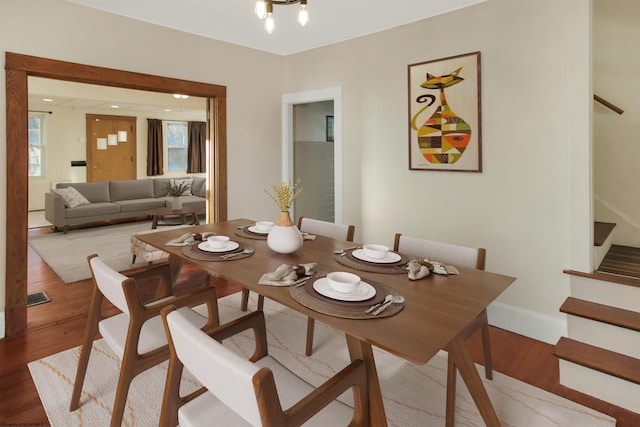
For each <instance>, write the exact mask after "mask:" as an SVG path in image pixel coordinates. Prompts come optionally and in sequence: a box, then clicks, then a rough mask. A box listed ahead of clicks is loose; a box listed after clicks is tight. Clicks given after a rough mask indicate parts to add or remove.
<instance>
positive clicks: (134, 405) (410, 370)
mask: <svg viewBox="0 0 640 427" xmlns="http://www.w3.org/2000/svg"><path fill="white" fill-rule="evenodd" d="M252 296H253V294H252ZM252 303H253V304H255V301H252ZM219 306H220V313H221V320H222V321H223V322H227V321H229V320H231V319H233V318H235V317H238V316H239V315H241V314H242V313H241V312H240V311H239V307H240V295H239V294H234V295H231V296H228V297H225V298H222V299H220V301H219ZM265 314H266V317H267V330H268V340H269V353H270V354H271V355H272V356H274V357H275V358H277V359H278V360H280V361H281V362H283V363H284V365H286V366H287V367H289V368H290V369H291V370H293V371H294V372H296V373H297V374H298V375H300V376H302V377H303V378H305V379H306V380H307V381H309V382H310V383H312V384H315V385H317V384H319V383H321V382H323V381H325V380H326V379H327V378H328V377H329V376H331V375H333V373H335V372H337V371H338V370H339V369H340V368H342V367H344V366H345V365H346V364H347V361H348V353H347V350H346V343H345V340H344V336H343V335H342V334H340V333H338V332H336V331H334V330H332V329H330V328H328V327H326V326H325V325H323V324H321V323H317V324H316V331H315V351H314V354H313V356H311V357H306V356H305V355H304V338H305V332H306V325H307V322H306V317H304V316H303V315H301V314H299V313H297V312H295V311H293V310H291V309H288V308H285V307H283V306H281V305H280V304H277V303H274V302H273V301H270V300H266V301H265ZM251 342H252V341H251V339H250V338H249V335H248V334H246V335H240V336H237V337H234V338H233V339H231V340H227V341H225V345H227V346H228V347H229V348H231V349H232V350H234V351H237V352H239V353H241V354H244V355H246V356H247V357H248V356H249V355H250V354H251V353H252V347H251ZM374 351H375V358H376V363H377V368H378V373H379V376H380V386H381V388H382V393H383V399H384V406H385V410H386V413H387V417H388V423H389V425H390V426H398V427H400V426H402V427H410V426H416V427H417V426H420V427H424V426H443V425H444V423H445V415H444V410H445V398H446V397H445V390H446V369H447V363H446V356H447V355H446V353H445V352H440V353H439V354H438V355H436V356H435V357H434V358H433V359H432V360H431V361H430V362H429V363H428V364H427V365H423V366H416V365H413V364H411V363H408V362H405V361H403V360H402V359H399V358H397V357H395V356H392V355H391V354H389V353H387V352H384V351H381V350H378V349H374ZM78 355H79V348H73V349H70V350H67V351H63V352H61V353H58V354H54V355H52V356H49V357H46V358H44V359H40V360H37V361H35V362H31V363H29V370H30V371H31V375H32V377H33V380H34V382H35V384H36V388H37V390H38V394H39V395H40V399H41V400H42V403H43V405H44V408H45V411H46V413H47V416H48V418H49V421H50V423H51V425H52V426H53V427H58V426H65V427H68V426H81V425H107V424H108V422H109V419H110V412H111V407H112V404H113V399H114V395H115V393H114V390H115V384H116V381H117V378H118V369H119V362H118V360H117V358H116V357H115V355H114V354H113V353H112V352H111V350H110V349H109V348H108V346H107V345H106V344H105V343H104V342H103V341H102V340H98V341H96V342H95V343H94V349H93V352H92V354H91V359H90V362H89V368H88V371H87V378H86V380H85V387H84V391H83V394H82V397H81V406H80V408H79V409H78V410H77V411H75V412H73V413H71V412H69V410H68V407H69V398H70V395H71V390H72V384H73V381H74V379H75V372H76V367H77V359H78ZM478 369H479V371H480V372H481V373H482V372H484V370H483V368H482V367H480V366H478ZM166 372H167V364H166V362H165V363H163V364H161V365H159V366H157V367H155V368H152V369H150V370H148V371H147V372H144V373H142V374H140V375H139V376H138V377H136V378H135V380H134V381H133V384H132V387H131V390H130V392H129V397H128V400H127V408H126V412H125V418H124V421H123V425H126V426H154V425H157V423H158V417H159V413H160V406H161V401H162V390H163V388H164V380H165V375H166ZM481 377H482V378H483V380H484V384H485V387H486V388H487V392H488V393H489V397H490V398H491V401H492V402H493V405H494V407H495V410H496V412H497V414H498V417H499V418H500V421H501V422H502V425H503V426H514V427H515V426H518V427H522V426H527V427H537V426H539V427H543V426H544V427H549V426H581V427H600V426H615V419H613V418H611V417H609V416H607V415H604V414H601V413H599V412H596V411H594V410H592V409H590V408H587V407H584V406H581V405H579V404H576V403H574V402H571V401H569V400H566V399H564V398H561V397H559V396H556V395H554V394H551V393H548V392H546V391H544V390H540V389H538V388H536V387H533V386H530V385H528V384H525V383H523V382H521V381H518V380H515V379H513V378H510V377H507V376H505V375H502V374H500V373H498V372H494V379H493V381H487V380H485V379H484V376H482V374H481ZM196 387H197V381H196V380H195V379H193V377H191V376H190V375H189V374H188V373H187V374H186V375H185V377H184V379H183V392H186V391H187V390H193V389H195V388H196ZM341 399H344V401H346V402H347V403H352V401H351V400H350V396H349V395H348V393H347V394H346V395H343V397H342V398H341ZM456 425H457V426H483V425H484V423H483V421H482V419H481V417H480V415H479V414H478V410H477V409H476V407H475V405H474V404H473V401H472V399H471V397H470V395H469V393H468V391H467V389H466V387H465V385H464V383H463V382H462V380H459V381H458V394H457V397H456Z"/></svg>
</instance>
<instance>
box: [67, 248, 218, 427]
mask: <svg viewBox="0 0 640 427" xmlns="http://www.w3.org/2000/svg"><path fill="white" fill-rule="evenodd" d="M87 261H88V263H89V267H90V270H91V275H92V277H93V296H92V299H91V306H90V308H89V316H88V319H87V323H86V327H85V334H84V340H83V343H82V347H81V350H80V358H79V361H78V370H77V372H76V379H75V382H74V385H73V392H72V395H71V403H70V405H69V410H70V411H75V410H76V409H78V408H79V406H80V396H81V394H82V388H83V385H84V379H85V376H86V373H87V366H88V363H89V356H90V355H91V349H92V345H93V340H94V339H95V337H96V335H97V334H98V332H99V333H100V334H101V335H102V338H103V339H104V341H105V342H106V343H107V344H108V345H109V347H110V348H111V350H112V351H113V352H114V353H115V354H116V356H117V357H118V358H119V359H120V360H121V366H120V373H119V378H118V385H117V388H116V395H115V400H114V403H113V411H112V413H111V426H112V427H116V426H118V427H119V426H120V425H121V423H122V418H123V414H124V409H125V405H126V401H127V395H128V392H129V386H130V384H131V381H132V380H133V378H134V377H135V376H136V375H138V374H139V373H141V372H143V371H145V370H147V369H149V368H151V367H153V366H155V365H157V364H159V363H161V362H163V361H165V360H167V359H168V358H169V345H168V343H167V336H166V334H165V332H164V327H163V323H162V317H161V316H160V310H161V309H162V308H164V307H166V306H167V305H169V304H171V305H173V306H176V307H180V309H179V311H180V312H184V314H185V316H186V318H187V319H188V321H189V322H192V323H193V324H194V325H195V327H203V326H206V327H214V326H217V325H218V324H219V317H218V306H217V300H216V293H215V289H214V288H213V287H207V288H205V289H201V290H199V291H196V292H193V293H190V294H187V295H182V296H177V297H176V296H173V295H169V292H170V290H171V288H172V286H171V284H170V283H171V281H172V280H173V275H172V272H171V268H170V266H169V264H159V265H153V266H146V267H144V268H141V269H138V270H135V271H133V272H132V273H131V274H130V275H129V276H125V275H123V274H121V273H119V272H117V271H115V270H114V269H112V268H111V267H109V266H108V265H107V264H106V263H105V262H104V261H102V260H101V259H100V258H99V257H98V256H97V255H96V254H93V255H89V256H88V257H87ZM207 277H208V275H207ZM151 279H155V280H154V283H156V284H158V290H159V292H157V293H156V294H155V297H154V298H153V301H151V302H143V299H142V297H141V295H142V294H144V293H145V291H146V290H145V289H143V287H144V285H147V284H148V283H149V281H150V280H151ZM158 279H159V281H158ZM105 298H106V299H107V300H108V301H109V302H110V303H111V304H113V305H114V306H115V307H116V308H117V309H119V310H120V311H121V313H118V314H115V315H112V316H109V317H103V315H102V302H103V300H104V299H105ZM194 305H198V307H196V310H197V311H194V310H191V309H189V308H188V307H190V306H194Z"/></svg>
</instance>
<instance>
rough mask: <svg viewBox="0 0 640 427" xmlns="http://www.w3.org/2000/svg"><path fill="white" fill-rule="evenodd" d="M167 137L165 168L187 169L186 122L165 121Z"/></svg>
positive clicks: (187, 132)
mask: <svg viewBox="0 0 640 427" xmlns="http://www.w3.org/2000/svg"><path fill="white" fill-rule="evenodd" d="M165 126H166V132H164V134H165V135H166V138H167V144H166V147H167V170H168V171H170V172H171V171H186V170H187V142H188V137H189V131H188V128H187V122H165Z"/></svg>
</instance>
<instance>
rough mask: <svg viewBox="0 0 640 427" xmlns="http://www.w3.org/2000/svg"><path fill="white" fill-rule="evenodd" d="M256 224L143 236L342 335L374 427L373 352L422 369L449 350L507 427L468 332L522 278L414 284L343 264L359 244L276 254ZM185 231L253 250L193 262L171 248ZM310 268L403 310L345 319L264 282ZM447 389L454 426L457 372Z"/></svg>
mask: <svg viewBox="0 0 640 427" xmlns="http://www.w3.org/2000/svg"><path fill="white" fill-rule="evenodd" d="M253 224H255V221H253V220H250V219H234V220H228V221H220V222H217V223H211V224H202V225H199V226H193V227H187V228H180V229H170V230H168V231H162V232H156V233H147V234H141V235H138V238H139V239H140V240H142V241H143V242H145V243H148V244H150V245H152V246H155V247H157V248H158V249H161V250H163V251H166V252H168V253H169V255H170V256H169V263H170V264H171V265H172V268H174V269H175V270H176V271H177V270H179V268H180V267H181V266H182V264H183V263H184V262H190V263H193V264H195V265H198V266H199V267H201V268H203V269H204V270H206V271H208V272H209V273H210V274H212V275H214V276H216V277H221V278H224V279H226V280H229V281H232V282H235V283H238V284H239V285H241V286H243V287H244V288H246V289H248V290H250V291H253V292H256V293H258V294H260V295H262V296H264V297H265V298H269V299H271V300H273V301H276V302H278V303H280V304H283V305H284V306H286V307H289V308H291V309H293V310H296V311H298V312H300V313H302V314H304V315H306V316H310V317H312V318H314V319H315V320H316V321H320V322H323V323H324V324H326V325H328V326H330V327H332V328H335V329H336V330H339V331H342V332H343V333H344V334H345V337H346V343H347V347H348V350H349V354H350V357H351V359H352V360H354V359H362V360H364V362H365V365H366V367H367V374H368V379H369V402H370V404H369V410H370V422H371V425H373V426H386V425H387V420H386V416H385V410H384V406H383V400H382V392H381V390H380V384H379V380H378V374H377V371H376V365H375V360H374V354H373V349H372V346H375V347H378V348H381V349H383V350H386V351H388V352H390V353H392V354H394V355H396V356H398V357H400V358H402V359H405V360H407V361H409V362H411V363H414V364H419V365H421V364H426V363H427V362H429V360H431V358H432V357H434V356H435V355H436V354H437V353H438V352H439V351H440V350H441V349H446V350H447V351H448V357H449V358H450V361H452V362H453V364H452V365H454V366H455V370H457V372H458V373H459V374H460V377H461V378H462V379H463V380H464V382H465V384H466V386H467V388H468V390H469V393H470V394H471V396H472V398H473V400H474V403H475V404H476V407H477V408H478V411H479V413H480V415H481V416H482V418H483V420H484V422H485V424H486V425H487V426H490V427H493V426H499V425H500V421H499V419H498V416H497V414H496V411H495V409H494V407H493V405H492V403H491V401H490V399H489V396H488V395H487V392H486V389H485V387H484V384H483V383H482V379H481V378H480V375H479V374H478V371H477V369H476V367H475V365H474V362H473V360H472V358H471V355H470V353H469V351H468V349H467V346H466V345H465V342H464V337H463V335H462V332H463V331H464V329H465V327H466V326H467V325H469V324H470V323H471V322H472V321H473V320H474V319H475V318H476V317H477V316H478V315H479V314H480V313H481V312H482V311H483V310H484V309H486V308H487V306H488V305H489V304H491V302H493V301H494V300H495V299H496V298H497V297H498V296H499V295H500V294H501V293H502V292H504V291H505V290H506V289H507V288H508V287H509V286H510V285H511V284H512V283H513V282H514V281H515V280H516V279H515V278H514V277H510V276H506V275H502V274H497V273H492V272H489V271H483V270H476V269H472V268H465V267H461V266H456V268H457V270H458V272H459V274H452V275H440V274H430V275H428V276H427V277H424V278H422V279H419V280H410V279H409V278H408V275H407V273H406V272H405V271H402V270H400V269H398V271H393V272H392V273H393V274H389V272H381V270H380V269H376V268H375V266H374V267H373V268H368V269H367V268H365V269H363V270H358V269H356V268H351V267H349V264H348V263H347V262H345V260H344V259H341V258H340V254H342V255H343V254H344V253H343V252H340V251H341V250H343V249H345V248H349V249H350V250H353V248H354V246H355V247H362V245H359V244H357V243H353V242H348V241H340V240H334V239H331V238H328V237H323V236H319V235H318V236H315V238H314V239H313V240H305V241H304V244H303V246H302V248H301V249H299V250H297V251H295V252H294V253H291V254H281V253H276V252H274V251H272V250H271V249H269V247H268V245H267V241H266V239H260V238H252V237H253V236H249V234H250V233H248V232H247V228H248V227H249V226H251V225H253ZM184 233H194V234H201V233H209V234H213V233H214V234H217V235H226V236H229V237H230V238H231V239H232V241H235V242H238V243H239V244H241V245H243V246H244V247H245V248H247V247H249V248H251V249H252V251H247V253H244V254H242V255H241V256H236V257H232V258H229V259H228V260H223V259H221V258H220V257H218V256H214V257H210V258H207V257H206V256H188V255H189V248H185V247H184V246H182V247H181V246H169V245H167V243H168V242H169V241H172V240H174V239H178V238H180V236H182V235H184ZM336 252H337V254H338V255H337V254H336ZM402 256H403V257H405V258H403V260H404V259H406V258H411V259H416V260H420V258H418V257H411V254H402ZM307 263H316V264H317V267H318V270H320V271H322V272H325V273H327V272H333V271H348V272H352V273H356V274H358V275H359V276H360V277H361V278H362V280H363V281H369V282H371V283H378V284H380V285H381V286H382V288H383V289H385V290H386V291H388V292H390V293H393V294H396V295H402V296H403V297H404V303H403V304H402V306H401V307H396V309H395V310H394V311H393V314H390V313H386V315H384V316H373V315H371V316H366V317H360V318H345V317H341V316H336V315H332V314H330V313H328V312H327V311H326V310H321V311H317V310H315V309H313V308H310V307H309V306H307V305H304V304H301V303H300V302H299V301H298V300H297V299H296V298H294V293H293V292H291V291H290V289H289V287H288V286H269V285H260V284H258V282H259V281H260V279H261V277H262V276H263V275H264V274H265V273H268V272H273V271H275V270H276V269H277V268H278V267H280V266H282V265H283V264H286V265H292V266H297V265H302V264H307ZM267 327H268V325H267ZM301 339H304V338H303V337H301ZM452 382H453V384H452ZM447 388H448V391H453V394H451V393H449V392H448V393H447V411H446V425H447V426H452V425H453V423H454V420H453V414H454V408H455V399H454V396H455V371H454V376H453V380H452V378H451V376H448V382H447ZM452 396H453V397H452Z"/></svg>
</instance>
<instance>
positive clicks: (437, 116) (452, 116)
mask: <svg viewBox="0 0 640 427" xmlns="http://www.w3.org/2000/svg"><path fill="white" fill-rule="evenodd" d="M461 70H462V67H460V68H458V69H457V70H455V71H453V72H452V73H450V74H445V75H442V76H434V75H432V74H429V73H427V76H426V78H427V79H426V80H425V81H424V82H423V83H421V84H420V87H423V88H425V89H439V90H440V105H439V106H438V108H437V109H436V111H435V112H434V113H433V115H432V116H431V117H429V118H428V119H427V120H426V121H425V122H424V124H423V125H422V126H421V127H420V128H419V129H418V127H417V125H416V121H417V119H418V116H419V115H420V114H421V113H422V112H423V111H424V110H426V109H427V108H428V107H430V106H431V105H432V104H433V103H434V102H435V96H433V95H422V96H420V97H418V98H417V99H416V102H420V103H424V102H426V100H427V99H430V100H431V102H429V104H428V105H426V106H425V107H423V108H422V109H421V110H420V111H418V112H417V113H416V114H415V115H414V116H413V118H412V119H411V128H412V129H413V130H415V131H417V132H418V145H419V146H420V152H421V153H422V156H423V157H424V158H425V159H426V160H427V161H428V162H429V163H432V164H453V163H455V162H457V161H458V160H459V159H460V157H462V155H463V154H464V151H465V149H466V148H467V146H468V145H469V141H470V140H471V127H470V126H469V124H468V123H467V122H465V121H464V120H463V119H462V118H461V117H458V116H457V115H456V113H454V112H453V110H451V108H450V107H449V104H447V98H446V96H445V94H444V89H445V88H447V87H451V86H453V85H456V84H458V83H461V82H463V81H464V79H463V78H462V77H460V71H461Z"/></svg>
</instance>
